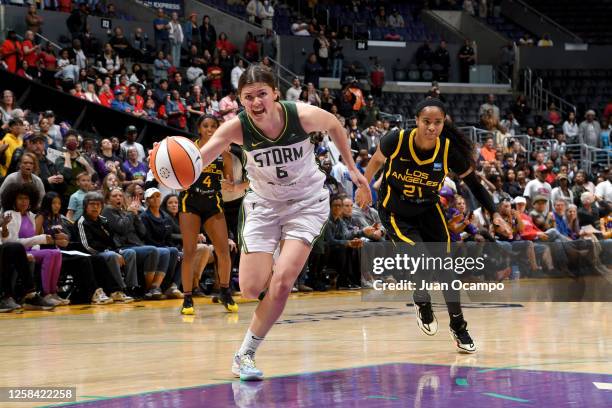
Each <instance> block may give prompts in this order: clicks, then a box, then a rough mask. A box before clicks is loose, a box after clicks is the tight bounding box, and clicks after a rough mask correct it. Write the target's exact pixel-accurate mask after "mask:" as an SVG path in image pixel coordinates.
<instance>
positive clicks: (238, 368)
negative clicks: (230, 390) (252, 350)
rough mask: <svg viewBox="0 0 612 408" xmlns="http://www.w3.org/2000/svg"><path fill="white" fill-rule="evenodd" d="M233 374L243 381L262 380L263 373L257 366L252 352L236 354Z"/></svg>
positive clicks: (233, 362)
mask: <svg viewBox="0 0 612 408" xmlns="http://www.w3.org/2000/svg"><path fill="white" fill-rule="evenodd" d="M232 374H234V376H235V377H239V378H240V380H242V381H261V380H263V373H262V372H261V370H259V369H258V368H257V367H255V360H254V359H253V356H251V355H250V354H242V355H241V354H238V353H236V354H234V360H233V361H232Z"/></svg>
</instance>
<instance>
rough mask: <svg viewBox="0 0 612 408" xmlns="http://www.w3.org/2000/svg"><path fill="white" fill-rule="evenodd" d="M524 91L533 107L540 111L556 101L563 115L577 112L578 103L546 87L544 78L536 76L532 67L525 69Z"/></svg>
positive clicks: (543, 110)
mask: <svg viewBox="0 0 612 408" xmlns="http://www.w3.org/2000/svg"><path fill="white" fill-rule="evenodd" d="M523 93H524V94H525V97H526V98H527V100H528V101H529V103H530V105H531V107H532V108H533V109H535V110H536V112H538V113H542V112H545V111H546V110H548V107H549V106H550V103H551V102H554V103H555V105H556V106H557V109H559V112H561V113H562V114H563V115H567V114H568V113H569V112H574V113H576V105H574V104H572V103H570V102H569V101H567V100H566V99H564V98H562V97H560V96H558V95H555V94H554V93H553V92H551V91H549V90H548V89H545V88H544V80H543V79H542V78H541V77H535V76H534V75H533V72H532V71H531V68H525V69H524V70H523Z"/></svg>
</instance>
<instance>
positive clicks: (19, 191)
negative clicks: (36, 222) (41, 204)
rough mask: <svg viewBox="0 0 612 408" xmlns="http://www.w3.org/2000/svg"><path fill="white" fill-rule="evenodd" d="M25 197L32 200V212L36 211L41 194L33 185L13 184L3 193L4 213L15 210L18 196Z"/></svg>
mask: <svg viewBox="0 0 612 408" xmlns="http://www.w3.org/2000/svg"><path fill="white" fill-rule="evenodd" d="M20 195H25V196H28V198H29V199H30V211H36V210H37V208H38V201H39V200H40V193H39V192H38V190H37V189H36V186H34V184H32V183H23V184H11V185H9V186H8V187H7V188H6V190H4V193H2V200H1V201H2V208H3V210H4V211H8V210H14V209H15V203H16V202H17V196H20Z"/></svg>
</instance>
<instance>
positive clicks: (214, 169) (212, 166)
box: [202, 163, 223, 175]
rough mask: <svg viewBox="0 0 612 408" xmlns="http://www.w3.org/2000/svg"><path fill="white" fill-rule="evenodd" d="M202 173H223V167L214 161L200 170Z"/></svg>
mask: <svg viewBox="0 0 612 408" xmlns="http://www.w3.org/2000/svg"><path fill="white" fill-rule="evenodd" d="M202 173H207V174H220V175H223V169H222V168H219V166H217V164H216V163H211V164H209V165H208V166H207V167H206V168H205V169H204V170H203V171H202Z"/></svg>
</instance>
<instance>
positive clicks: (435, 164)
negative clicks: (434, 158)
mask: <svg viewBox="0 0 612 408" xmlns="http://www.w3.org/2000/svg"><path fill="white" fill-rule="evenodd" d="M433 169H434V171H438V170H442V163H434V167H433Z"/></svg>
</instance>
